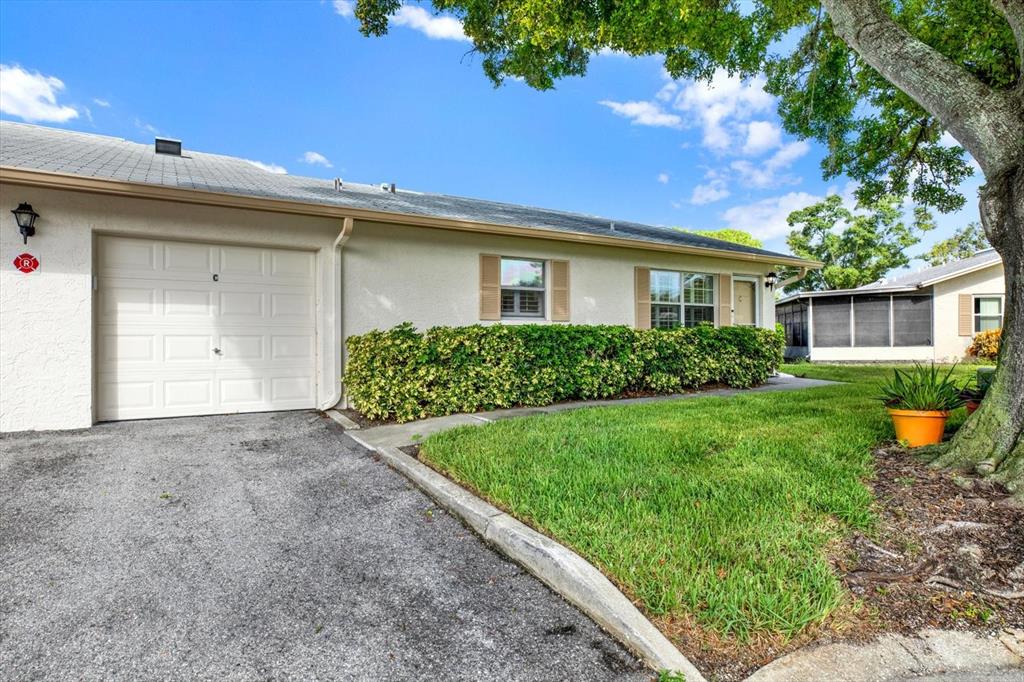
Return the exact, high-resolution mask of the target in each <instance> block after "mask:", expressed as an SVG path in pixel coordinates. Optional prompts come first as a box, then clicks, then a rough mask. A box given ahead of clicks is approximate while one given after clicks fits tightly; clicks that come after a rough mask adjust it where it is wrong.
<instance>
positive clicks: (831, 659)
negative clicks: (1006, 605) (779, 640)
mask: <svg viewBox="0 0 1024 682" xmlns="http://www.w3.org/2000/svg"><path fill="white" fill-rule="evenodd" d="M1021 642H1024V631H1022V630H1007V631H1005V632H1004V633H1003V634H1002V635H1001V636H1000V637H998V638H997V637H984V636H982V635H979V634H976V633H973V632H956V631H950V630H923V631H921V632H919V633H918V634H917V635H916V636H906V635H895V634H888V635H883V636H882V637H880V638H879V639H878V640H877V641H875V642H872V643H870V644H826V645H824V646H819V647H814V648H809V649H799V650H797V651H794V652H793V653H791V654H789V655H788V656H783V657H782V658H780V659H777V660H775V661H773V662H771V663H769V664H768V665H766V666H765V667H763V668H761V669H760V670H758V671H757V672H755V673H754V674H753V675H751V676H750V677H748V678H747V679H746V681H745V682H804V681H805V680H813V679H819V678H820V676H821V674H822V671H825V670H827V671H828V679H829V680H830V681H831V682H888V681H890V680H892V681H895V680H905V679H907V678H910V677H920V676H924V675H937V674H946V673H988V674H994V673H996V672H999V671H1004V670H1014V669H1019V668H1020V666H1021V665H1022V664H1024V658H1022V657H1021V654H1022V653H1024V648H1021V649H1016V650H1015V648H1014V647H1020V646H1021ZM1015 651H1016V652H1015Z"/></svg>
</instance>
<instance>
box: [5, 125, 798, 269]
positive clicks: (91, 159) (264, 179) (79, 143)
mask: <svg viewBox="0 0 1024 682" xmlns="http://www.w3.org/2000/svg"><path fill="white" fill-rule="evenodd" d="M0 165H2V166H5V167H12V168H20V169H26V170H41V171H49V172H54V173H65V174H71V175H81V176H87V177H93V178H105V179H111V180H118V181H126V182H139V183H146V184H152V185H161V186H169V187H179V188H187V189H194V190H205V191H210V192H222V193H227V194H236V195H244V196H253V197H264V198H272V199H283V200H289V201H296V202H302V203H309V204H318V205H330V206H342V207H345V206H347V207H352V208H361V209H369V210H376V211H387V212H390V213H399V214H405V215H416V216H433V217H441V218H450V219H455V220H469V221H476V222H484V223H490V224H497V225H508V226H513V227H531V228H540V229H548V230H555V231H560V232H576V233H585V234H591V235H599V236H612V237H618V238H620V239H627V240H636V241H642V242H655V243H660V244H673V245H679V246H689V247H696V248H706V249H716V250H719V251H731V252H736V253H738V254H748V255H757V256H765V257H768V258H771V257H779V258H782V259H785V261H787V262H792V261H793V260H794V257H793V256H788V255H785V254H780V253H776V252H773V251H768V250H765V249H756V248H752V247H748V246H743V245H739V244H733V243H731V242H725V241H721V240H718V239H711V238H709V237H703V236H700V235H695V234H690V233H686V232H682V231H679V230H674V229H671V228H665V227H655V226H651V225H643V224H640V223H635V222H631V221H620V220H614V221H612V220H609V219H607V218H600V217H598V216H591V215H584V214H579V213H569V212H565V211H556V210H551V209H543V208H534V207H529V206H518V205H515V204H506V203H501V202H496V201H488V200H483V199H469V198H464V197H456V196H451V195H444V194H427V193H421V192H413V191H408V190H399V191H398V192H395V193H391V192H384V191H381V190H380V189H379V187H378V186H374V185H361V184H351V183H345V185H344V188H343V189H342V190H341V191H335V189H334V184H333V182H332V181H330V180H323V179H319V178H310V177H302V176H296V175H285V174H277V173H270V172H267V171H264V170H262V169H260V168H257V167H256V166H254V165H253V164H251V163H250V162H248V161H246V160H245V159H240V158H236V157H230V156H221V155H217V154H206V153H203V152H196V151H191V150H184V151H183V152H182V156H181V157H177V156H171V155H163V154H156V153H155V151H154V150H153V147H152V146H151V145H144V144H139V143H136V142H129V141H127V140H124V139H120V138H114V137H106V136H101V135H91V134H86V133H77V132H71V131H66V130H59V129H56V128H47V127H42V126H34V125H27V124H22V123H14V122H10V121H0Z"/></svg>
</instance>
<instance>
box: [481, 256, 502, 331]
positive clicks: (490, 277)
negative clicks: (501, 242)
mask: <svg viewBox="0 0 1024 682" xmlns="http://www.w3.org/2000/svg"><path fill="white" fill-rule="evenodd" d="M480 319H481V320H500V319H501V256H492V255H489V254H486V253H481V254H480Z"/></svg>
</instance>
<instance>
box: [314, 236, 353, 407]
mask: <svg viewBox="0 0 1024 682" xmlns="http://www.w3.org/2000/svg"><path fill="white" fill-rule="evenodd" d="M353 222H354V221H353V220H352V219H351V218H345V219H344V220H342V221H341V232H339V233H338V236H337V238H336V239H335V240H334V246H333V247H332V248H331V253H332V254H333V255H334V275H333V277H332V278H331V291H332V292H333V294H334V343H335V344H337V350H336V353H337V355H335V364H334V393H332V394H331V397H330V398H328V399H327V400H325V401H324V402H322V403H320V410H321V411H325V410H329V409H331V408H332V407H334V406H335V405H337V404H338V403H339V402H341V395H342V387H341V367H342V364H343V362H344V357H345V342H344V340H343V339H342V336H341V333H342V329H341V314H342V305H341V303H342V301H343V300H344V298H345V296H344V292H342V290H341V250H342V249H343V248H344V247H345V242H347V241H348V238H349V237H351V236H352V223H353Z"/></svg>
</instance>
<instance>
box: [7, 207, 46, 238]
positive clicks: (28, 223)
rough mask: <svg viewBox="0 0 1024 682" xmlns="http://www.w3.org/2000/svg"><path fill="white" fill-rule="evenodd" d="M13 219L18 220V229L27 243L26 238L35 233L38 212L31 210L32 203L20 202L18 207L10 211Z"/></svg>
mask: <svg viewBox="0 0 1024 682" xmlns="http://www.w3.org/2000/svg"><path fill="white" fill-rule="evenodd" d="M11 213H13V214H14V219H15V220H17V221H18V230H19V231H20V232H21V236H22V237H23V238H24V240H25V243H26V244H28V238H29V237H31V236H33V235H35V233H36V218H38V217H39V214H38V213H36V212H35V211H33V210H32V204H26V203H20V204H18V208H16V209H14V210H13V211H11Z"/></svg>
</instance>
